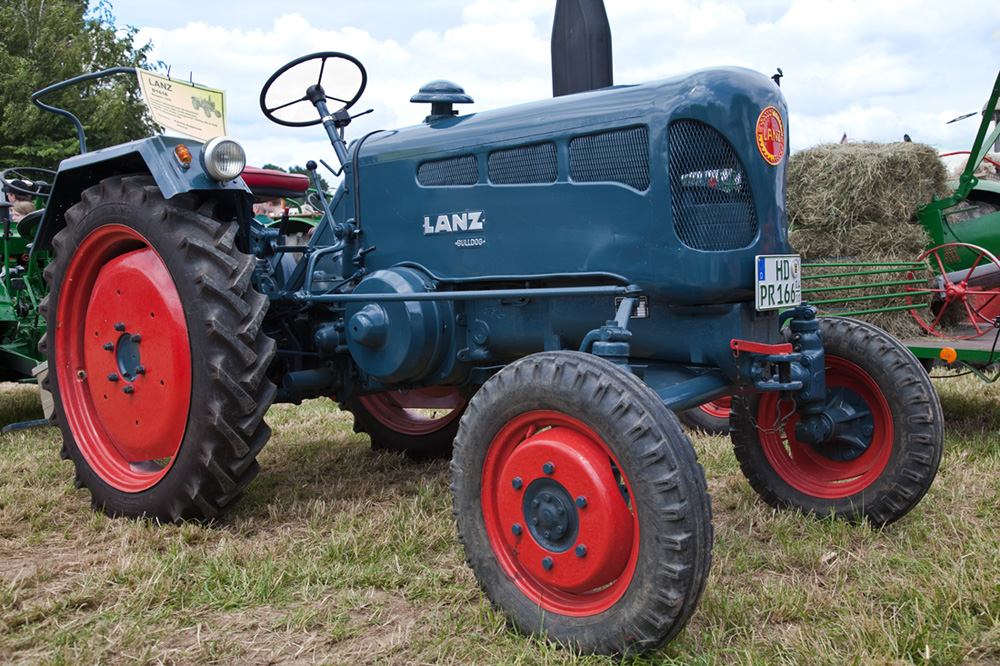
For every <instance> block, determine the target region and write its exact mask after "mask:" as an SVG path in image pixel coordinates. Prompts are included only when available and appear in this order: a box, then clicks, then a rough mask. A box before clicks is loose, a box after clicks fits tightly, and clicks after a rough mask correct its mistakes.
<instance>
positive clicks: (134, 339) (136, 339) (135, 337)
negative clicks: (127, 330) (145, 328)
mask: <svg viewBox="0 0 1000 666" xmlns="http://www.w3.org/2000/svg"><path fill="white" fill-rule="evenodd" d="M141 341H142V336H141V335H139V334H138V333H133V334H132V342H141Z"/></svg>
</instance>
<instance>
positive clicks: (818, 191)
mask: <svg viewBox="0 0 1000 666" xmlns="http://www.w3.org/2000/svg"><path fill="white" fill-rule="evenodd" d="M946 179H947V171H946V169H945V166H944V164H943V163H942V162H941V160H940V159H939V158H938V156H937V153H936V152H935V151H934V149H933V148H931V147H930V146H926V145H923V144H918V143H891V144H878V143H846V144H829V145H821V146H816V147H814V148H810V149H808V150H803V151H800V152H797V153H795V154H794V155H792V156H791V158H790V159H789V162H788V187H787V204H788V221H789V239H790V241H791V244H792V247H794V248H795V250H796V251H797V252H798V253H799V254H801V255H802V258H803V260H804V261H810V262H816V261H820V262H827V263H829V262H858V263H862V262H863V263H876V262H878V263H890V262H911V261H913V260H915V259H916V258H917V257H918V256H919V255H920V254H921V253H923V251H924V250H925V249H926V247H927V243H928V240H929V238H928V236H927V234H926V233H925V232H924V230H923V227H921V226H920V224H919V223H918V222H917V219H916V215H917V211H918V210H919V209H920V207H921V206H923V205H925V204H927V203H929V202H930V201H931V200H932V199H933V197H934V196H935V195H938V196H943V195H946V194H948V189H947V187H946V185H945V181H946ZM850 270H851V269H845V272H849V271H850ZM806 274H808V273H806ZM927 275H928V276H929V272H927ZM882 279H891V278H889V277H886V278H881V277H877V276H860V277H851V278H836V279H829V280H823V281H816V282H813V283H811V284H804V285H803V287H804V288H808V287H817V286H837V285H863V284H870V283H871V282H873V281H881V280H882ZM891 291H892V288H877V289H874V290H863V289H859V290H858V291H857V294H856V295H865V294H867V295H869V296H871V295H879V294H884V293H891ZM828 296H830V294H827V293H821V294H814V295H812V296H810V298H811V299H812V300H823V299H824V298H826V297H828ZM904 302H905V301H903V300H902V299H896V300H895V301H892V300H890V299H872V300H871V301H861V302H857V303H852V304H851V305H850V309H852V310H866V309H876V308H882V307H886V306H894V305H902V304H903V303H904ZM839 307H843V306H839ZM821 311H824V309H823V308H822V307H821ZM827 312H828V313H831V314H832V313H834V312H835V311H827ZM859 318H860V319H865V320H866V321H870V322H871V323H873V324H876V325H877V326H881V327H882V328H884V329H886V330H888V331H889V332H890V333H892V334H894V335H896V336H897V337H912V336H914V335H919V334H920V333H921V332H922V329H920V328H919V327H918V326H917V324H916V322H914V321H913V319H912V317H911V316H910V315H909V313H907V312H905V311H903V312H890V313H878V314H871V315H861V316H859Z"/></svg>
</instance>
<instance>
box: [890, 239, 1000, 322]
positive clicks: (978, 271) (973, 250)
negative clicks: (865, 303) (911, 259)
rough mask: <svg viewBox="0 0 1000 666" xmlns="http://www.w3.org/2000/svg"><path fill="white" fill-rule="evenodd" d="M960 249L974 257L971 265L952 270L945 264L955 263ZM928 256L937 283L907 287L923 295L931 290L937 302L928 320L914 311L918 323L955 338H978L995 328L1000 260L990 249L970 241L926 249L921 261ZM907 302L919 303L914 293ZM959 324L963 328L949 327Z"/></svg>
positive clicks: (999, 298) (999, 309) (999, 310)
mask: <svg viewBox="0 0 1000 666" xmlns="http://www.w3.org/2000/svg"><path fill="white" fill-rule="evenodd" d="M959 252H964V253H965V255H966V257H971V261H972V263H971V265H970V266H969V267H968V268H967V269H965V268H963V269H961V270H956V271H949V270H948V269H947V268H945V264H946V263H954V262H955V261H956V260H957V259H958V256H959ZM925 259H929V260H930V262H931V265H932V268H933V269H934V270H935V271H936V272H937V273H938V277H937V278H935V280H937V282H936V283H935V284H934V285H933V286H931V287H922V288H919V289H917V288H912V287H908V288H907V289H908V290H909V291H919V292H921V293H922V294H924V293H926V292H928V291H929V292H930V293H931V294H933V296H934V298H935V301H936V302H935V303H932V307H933V310H932V312H933V313H934V317H933V318H930V317H928V318H927V319H925V318H924V317H921V316H920V312H921V311H920V310H918V309H911V310H910V314H912V315H913V318H914V319H916V321H917V323H918V324H920V326H921V327H922V328H923V329H924V330H925V331H927V332H928V333H930V334H931V335H936V336H938V337H941V338H950V339H954V340H969V339H972V338H978V337H979V336H981V335H983V334H984V333H986V332H988V331H990V330H993V320H994V318H995V317H996V316H997V314H998V313H1000V289H997V288H995V287H993V285H996V284H998V283H1000V261H998V260H997V258H996V257H995V256H993V254H992V253H991V252H989V251H988V250H985V249H983V248H981V247H979V246H977V245H970V244H968V243H946V244H944V245H939V246H938V247H935V248H932V249H930V250H927V251H926V252H924V253H923V254H922V255H920V257H918V258H917V261H924V260H925ZM948 259H952V261H947V260H948ZM963 263H964V262H963ZM907 278H908V279H910V280H912V279H914V276H913V272H912V271H910V272H908V273H907ZM977 283H978V284H977ZM906 301H907V304H908V305H911V306H912V305H915V304H916V303H915V301H914V297H912V296H907V299H906ZM956 324H957V325H958V326H960V327H961V328H959V329H958V330H949V328H950V327H953V326H956ZM962 328H964V330H961V329H962Z"/></svg>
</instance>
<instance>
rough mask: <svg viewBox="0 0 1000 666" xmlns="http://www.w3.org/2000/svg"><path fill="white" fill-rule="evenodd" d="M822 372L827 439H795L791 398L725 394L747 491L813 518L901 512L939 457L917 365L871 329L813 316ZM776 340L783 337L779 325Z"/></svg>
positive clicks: (931, 409) (884, 517) (933, 405)
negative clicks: (821, 353) (819, 338)
mask: <svg viewBox="0 0 1000 666" xmlns="http://www.w3.org/2000/svg"><path fill="white" fill-rule="evenodd" d="M819 325H820V333H821V334H822V338H823V351H824V365H825V368H826V396H825V398H824V401H823V403H822V405H821V407H822V410H821V415H820V417H821V419H822V420H823V422H824V423H825V425H827V426H828V428H829V430H828V433H829V434H828V436H827V437H826V439H824V440H823V441H820V442H817V443H815V444H809V443H808V442H804V441H800V440H799V438H798V437H797V436H796V433H795V426H796V425H797V424H798V423H799V421H800V416H799V414H798V413H797V412H796V409H797V407H796V403H795V402H794V401H793V400H788V399H786V400H782V399H781V397H780V394H777V393H758V394H752V395H736V396H733V409H732V413H731V415H730V420H731V423H732V428H731V430H730V435H731V437H732V440H733V452H734V453H735V454H736V459H737V460H738V461H739V463H740V469H741V470H742V472H743V474H744V475H745V476H746V478H747V480H748V481H749V482H750V485H751V486H753V489H754V490H755V491H757V493H758V494H759V495H760V496H761V497H762V498H763V499H764V500H765V501H766V502H767V503H768V504H771V505H772V506H777V507H788V506H791V507H795V508H797V509H799V510H801V511H803V512H805V513H809V514H813V515H816V516H818V517H821V518H829V517H836V518H845V519H847V520H868V521H869V522H871V523H872V524H873V525H877V526H881V525H885V524H887V523H891V522H893V521H895V520H898V519H900V518H902V517H903V516H904V515H906V513H907V512H909V511H910V510H911V509H912V508H913V507H914V506H916V504H917V503H918V502H919V501H920V498H921V497H923V496H924V494H925V493H926V492H927V490H928V488H930V485H931V483H932V482H933V481H934V476H935V474H936V473H937V468H938V464H939V463H940V461H941V453H942V451H943V449H944V424H943V417H942V416H941V403H940V402H939V401H938V398H937V393H936V392H935V391H934V386H933V385H932V384H931V380H930V378H929V377H928V376H927V373H926V372H924V370H923V368H922V367H921V365H920V363H919V362H918V361H917V359H916V358H914V357H913V354H911V353H910V350H909V349H907V348H906V347H905V346H903V344H902V343H901V342H899V341H898V340H896V339H895V338H893V337H892V336H890V335H889V334H888V333H886V332H885V331H883V330H882V329H880V328H877V327H875V326H872V325H871V324H867V323H865V322H861V321H856V320H853V319H842V318H839V317H822V318H820V320H819ZM782 333H783V335H784V336H785V339H790V338H791V334H790V333H789V331H788V328H787V327H786V328H785V329H784V330H783V331H782Z"/></svg>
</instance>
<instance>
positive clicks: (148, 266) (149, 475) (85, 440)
mask: <svg viewBox="0 0 1000 666" xmlns="http://www.w3.org/2000/svg"><path fill="white" fill-rule="evenodd" d="M57 317H58V321H57V324H56V327H55V332H54V344H55V346H56V350H57V353H58V356H57V358H58V359H59V364H58V366H57V368H56V373H57V377H58V381H59V387H60V392H61V395H62V400H63V406H64V410H65V413H66V419H67V421H68V424H69V427H70V430H71V431H72V432H73V437H74V439H75V440H76V443H77V446H78V447H79V449H80V452H81V453H82V454H83V456H84V458H86V460H87V463H88V464H89V465H90V467H91V468H92V469H93V470H94V471H95V472H96V473H97V474H98V475H99V476H100V477H101V479H102V480H104V481H105V482H106V483H108V484H109V485H111V486H112V487H114V488H117V489H119V490H122V491H125V492H139V491H142V490H145V489H147V488H150V487H152V486H153V485H155V484H156V482H157V481H159V480H160V478H162V477H163V475H164V474H166V471H167V470H168V469H169V467H170V465H171V464H172V462H173V458H174V456H176V454H177V451H178V449H179V448H180V445H181V441H182V440H183V438H184V432H185V429H186V427H187V417H188V412H189V409H190V401H191V350H190V343H189V341H188V336H187V323H186V321H185V318H184V310H183V308H182V306H181V301H180V297H179V296H178V294H177V289H176V287H175V286H174V283H173V280H172V279H171V277H170V273H169V272H168V271H167V268H166V266H164V264H163V261H162V260H161V259H160V257H159V255H157V254H156V252H155V251H154V250H153V249H152V248H150V247H149V246H148V244H147V243H146V240H145V239H144V238H143V237H142V236H141V235H139V234H138V233H137V232H135V231H134V230H132V229H130V228H128V227H125V226H121V225H106V226H103V227H100V228H99V229H97V230H95V231H93V232H92V233H91V234H90V235H88V236H87V238H86V239H84V241H83V242H82V243H81V244H80V247H79V248H78V250H77V252H76V253H75V254H74V256H73V258H72V259H71V260H70V264H69V267H68V269H67V271H66V275H65V277H64V278H63V282H62V291H61V295H60V299H59V304H58V308H57ZM121 324H124V330H117V329H116V325H118V326H119V329H120V328H121V326H120V325H121ZM136 335H137V336H139V338H137V339H135V340H134V341H133V338H132V336H136ZM126 338H128V341H125V339H126ZM109 343H110V344H112V345H113V346H114V349H107V348H106V347H105V346H106V345H108V344H109ZM122 344H125V345H129V344H131V345H132V346H133V347H134V348H136V349H138V354H139V357H140V364H141V365H142V366H143V370H144V372H143V373H142V374H135V375H132V371H133V370H134V367H133V368H130V367H127V366H128V365H133V366H134V365H135V364H134V363H128V364H126V367H124V368H123V367H121V366H120V364H119V353H118V350H119V348H120V347H121V345H122ZM123 371H124V372H123ZM112 375H115V376H116V379H112V378H111V376H112Z"/></svg>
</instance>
